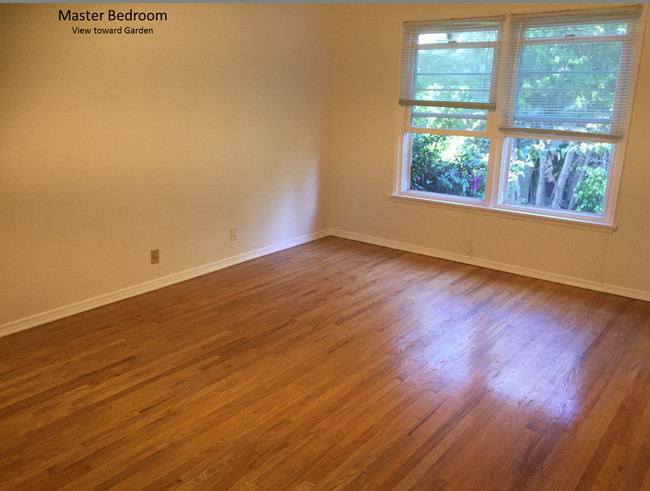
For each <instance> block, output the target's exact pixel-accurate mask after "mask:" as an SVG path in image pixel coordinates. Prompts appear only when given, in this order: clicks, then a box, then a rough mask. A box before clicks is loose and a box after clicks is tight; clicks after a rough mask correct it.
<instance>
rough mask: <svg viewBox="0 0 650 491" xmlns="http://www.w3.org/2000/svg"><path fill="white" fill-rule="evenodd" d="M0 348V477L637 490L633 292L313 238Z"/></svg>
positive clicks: (153, 485) (645, 356) (637, 314)
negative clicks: (626, 294)
mask: <svg viewBox="0 0 650 491" xmlns="http://www.w3.org/2000/svg"><path fill="white" fill-rule="evenodd" d="M0 355H1V356H0V489H21V490H22V489H37V490H44V489H109V488H112V489H125V490H136V489H151V490H160V489H166V488H173V489H191V488H206V489H219V490H224V489H263V490H267V489H312V488H313V489H389V490H392V489H399V490H401V489H410V488H413V489H449V490H464V489H467V490H489V489H499V490H502V489H503V490H506V489H515V490H520V489H546V490H553V491H555V490H561V489H625V490H635V489H638V490H641V489H645V490H648V489H650V303H647V302H642V301H636V300H631V299H627V298H623V297H617V296H612V295H606V294H601V293H597V292H592V291H587V290H582V289H579V288H573V287H568V286H562V285H558V284H554V283H549V282H544V281H539V280H534V279H530V278H524V277H520V276H516V275H511V274H506V273H500V272H496V271H491V270H486V269H481V268H477V267H473V266H468V265H463V264H458V263H452V262H449V261H444V260H437V259H433V258H428V257H424V256H419V255H415V254H409V253H404V252H400V251H395V250H391V249H386V248H381V247H376V246H372V245H367V244H362V243H357V242H352V241H347V240H343V239H338V238H334V237H328V238H325V239H322V240H319V241H316V242H312V243H310V244H305V245H302V246H299V247H296V248H293V249H290V250H286V251H282V252H279V253H276V254H273V255H270V256H266V257H262V258H259V259H256V260H253V261H249V262H247V263H243V264H240V265H237V266H234V267H231V268H228V269H225V270H221V271H218V272H216V273H212V274H210V275H206V276H203V277H200V278H197V279H194V280H191V281H187V282H184V283H180V284H178V285H175V286H172V287H169V288H165V289H162V290H158V291H156V292H152V293H148V294H145V295H141V296H139V297H136V298H132V299H128V300H125V301H122V302H119V303H115V304H112V305H109V306H106V307H102V308H99V309H95V310H93V311H89V312H86V313H83V314H79V315H76V316H73V317H70V318H67V319H64V320H60V321H57V322H53V323H50V324H47V325H44V326H41V327H38V328H34V329H31V330H29V331H25V332H21V333H18V334H14V335H11V336H8V337H5V338H2V339H0Z"/></svg>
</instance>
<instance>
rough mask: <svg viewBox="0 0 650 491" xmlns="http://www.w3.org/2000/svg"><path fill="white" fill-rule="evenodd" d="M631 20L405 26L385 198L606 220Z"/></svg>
mask: <svg viewBox="0 0 650 491" xmlns="http://www.w3.org/2000/svg"><path fill="white" fill-rule="evenodd" d="M639 17H640V8H637V7H635V8H619V9H614V10H608V11H596V12H594V11H583V12H562V13H558V14H548V13H547V14H540V15H515V16H510V18H509V19H507V20H506V19H504V18H489V19H478V20H476V19H469V20H463V21H440V22H407V23H405V25H404V40H403V55H402V86H401V94H400V104H401V105H403V106H405V108H406V122H405V131H404V135H403V142H402V146H401V156H402V160H401V163H400V169H399V170H400V172H399V173H398V184H397V195H399V196H407V197H411V198H420V199H428V200H432V201H444V202H451V203H457V204H465V205H470V206H476V207H482V208H490V209H497V210H504V211H510V212H523V213H527V214H535V215H544V216H553V217H558V218H564V219H572V220H578V221H587V222H593V223H601V224H612V222H613V216H614V215H613V213H614V204H615V194H616V188H617V185H618V176H619V175H620V167H621V154H622V148H623V143H624V140H625V127H626V122H627V118H628V113H629V111H628V108H629V104H630V92H631V87H632V74H633V72H634V62H635V59H636V53H635V49H636V44H637V30H638V22H639ZM504 39H505V41H504ZM502 45H504V46H503V47H502ZM502 49H503V51H505V54H506V56H505V59H504V63H501V61H500V54H501V51H502ZM499 84H500V85H499ZM497 94H500V99H501V100H497V99H498V98H497Z"/></svg>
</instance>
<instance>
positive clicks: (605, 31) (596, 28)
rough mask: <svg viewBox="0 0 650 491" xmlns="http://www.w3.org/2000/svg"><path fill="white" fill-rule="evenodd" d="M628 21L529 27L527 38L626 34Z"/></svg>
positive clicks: (526, 31)
mask: <svg viewBox="0 0 650 491" xmlns="http://www.w3.org/2000/svg"><path fill="white" fill-rule="evenodd" d="M626 32H627V23H626V22H599V23H596V24H569V25H564V26H562V25H560V26H544V27H529V28H528V29H526V30H525V32H524V38H525V39H540V38H563V37H570V36H624V35H625V33H626Z"/></svg>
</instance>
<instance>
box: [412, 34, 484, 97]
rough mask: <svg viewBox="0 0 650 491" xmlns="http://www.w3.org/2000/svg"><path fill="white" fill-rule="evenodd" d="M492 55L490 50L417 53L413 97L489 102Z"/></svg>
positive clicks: (476, 49) (453, 49)
mask: <svg viewBox="0 0 650 491" xmlns="http://www.w3.org/2000/svg"><path fill="white" fill-rule="evenodd" d="M452 46H453V45H452ZM493 55H494V48H489V47H479V48H453V47H452V48H448V47H444V48H442V49H421V50H418V51H417V54H416V59H415V86H414V90H413V97H414V98H415V100H421V101H454V102H481V103H485V102H489V100H490V82H491V78H492V58H493Z"/></svg>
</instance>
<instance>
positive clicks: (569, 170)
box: [503, 138, 614, 215]
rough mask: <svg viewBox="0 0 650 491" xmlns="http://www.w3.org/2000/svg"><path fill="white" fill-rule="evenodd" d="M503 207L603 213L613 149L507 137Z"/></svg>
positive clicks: (611, 145) (603, 144) (587, 144)
mask: <svg viewBox="0 0 650 491" xmlns="http://www.w3.org/2000/svg"><path fill="white" fill-rule="evenodd" d="M507 143H508V145H507V146H506V148H508V147H509V148H510V152H509V155H506V159H507V166H508V183H507V184H508V185H507V189H506V193H505V196H504V199H503V203H507V204H518V205H527V206H534V207H538V208H547V209H548V208H550V209H557V210H571V211H577V212H583V213H590V214H596V215H602V214H603V205H604V203H605V193H606V191H607V182H608V179H609V171H610V166H611V160H612V151H613V150H614V145H613V144H609V143H585V142H578V141H558V140H531V139H523V138H510V139H508V141H507Z"/></svg>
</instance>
